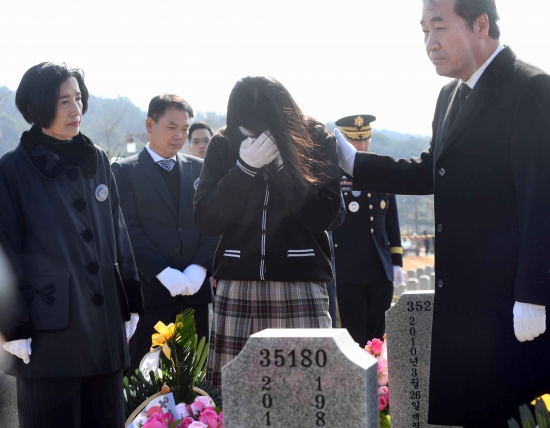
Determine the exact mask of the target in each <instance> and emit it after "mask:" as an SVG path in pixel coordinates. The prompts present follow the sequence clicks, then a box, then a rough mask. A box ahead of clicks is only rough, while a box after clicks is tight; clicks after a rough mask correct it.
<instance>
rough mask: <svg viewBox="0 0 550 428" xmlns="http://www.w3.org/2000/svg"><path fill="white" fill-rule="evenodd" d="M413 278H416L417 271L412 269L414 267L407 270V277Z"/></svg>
mask: <svg viewBox="0 0 550 428" xmlns="http://www.w3.org/2000/svg"><path fill="white" fill-rule="evenodd" d="M411 278H416V271H415V270H412V269H409V270H408V271H407V279H411Z"/></svg>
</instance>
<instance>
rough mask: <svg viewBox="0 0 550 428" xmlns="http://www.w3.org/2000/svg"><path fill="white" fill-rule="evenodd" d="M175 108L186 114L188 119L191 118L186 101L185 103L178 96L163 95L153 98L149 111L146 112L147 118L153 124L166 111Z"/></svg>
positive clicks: (189, 107)
mask: <svg viewBox="0 0 550 428" xmlns="http://www.w3.org/2000/svg"><path fill="white" fill-rule="evenodd" d="M169 108H175V109H176V110H181V111H185V112H187V114H188V115H189V118H190V119H192V118H193V109H192V108H191V106H190V105H189V103H188V102H187V101H185V100H184V99H183V98H182V97H180V96H179V95H174V94H164V95H157V96H156V97H153V99H152V100H151V102H150V103H149V110H147V117H150V118H151V119H153V120H154V121H155V122H158V121H159V119H160V118H161V116H162V115H164V113H165V112H166V109H169Z"/></svg>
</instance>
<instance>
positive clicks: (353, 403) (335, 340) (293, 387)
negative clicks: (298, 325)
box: [222, 329, 379, 428]
mask: <svg viewBox="0 0 550 428" xmlns="http://www.w3.org/2000/svg"><path fill="white" fill-rule="evenodd" d="M222 388H223V414H224V426H225V428H242V427H265V426H270V427H274V428H275V427H285V428H286V427H316V426H326V427H338V426H353V427H368V428H379V412H378V366H377V362H376V360H375V359H374V358H373V357H371V356H370V355H369V354H367V352H366V351H365V350H363V349H361V348H360V347H359V345H358V344H357V343H356V342H355V341H354V340H353V339H352V338H351V336H350V335H349V333H348V331H347V330H345V329H267V330H263V331H261V332H259V333H256V334H253V335H252V336H250V338H249V339H248V341H247V342H246V345H245V347H244V348H243V350H242V351H241V353H240V354H239V355H238V356H237V357H236V358H235V359H234V360H233V361H231V362H230V363H228V364H226V365H225V366H224V367H223V368H222Z"/></svg>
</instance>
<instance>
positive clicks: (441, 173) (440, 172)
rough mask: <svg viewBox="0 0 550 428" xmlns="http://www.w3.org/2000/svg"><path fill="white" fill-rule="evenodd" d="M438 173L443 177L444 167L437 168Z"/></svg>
mask: <svg viewBox="0 0 550 428" xmlns="http://www.w3.org/2000/svg"><path fill="white" fill-rule="evenodd" d="M439 175H440V176H441V177H443V176H444V175H445V168H439Z"/></svg>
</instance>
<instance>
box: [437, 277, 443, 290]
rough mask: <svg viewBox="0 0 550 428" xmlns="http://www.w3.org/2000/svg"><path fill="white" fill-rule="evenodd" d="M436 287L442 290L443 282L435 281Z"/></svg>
mask: <svg viewBox="0 0 550 428" xmlns="http://www.w3.org/2000/svg"><path fill="white" fill-rule="evenodd" d="M437 286H438V287H439V288H443V280H442V279H440V280H439V281H437Z"/></svg>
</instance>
